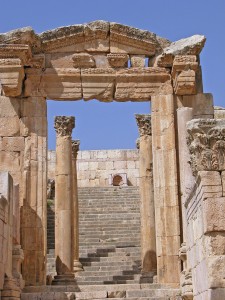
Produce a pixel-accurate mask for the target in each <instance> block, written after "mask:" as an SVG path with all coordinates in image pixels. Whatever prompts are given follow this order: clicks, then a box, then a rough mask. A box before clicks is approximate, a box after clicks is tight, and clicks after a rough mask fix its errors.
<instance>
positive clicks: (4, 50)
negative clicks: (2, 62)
mask: <svg viewBox="0 0 225 300" xmlns="http://www.w3.org/2000/svg"><path fill="white" fill-rule="evenodd" d="M0 58H19V59H20V60H21V64H22V65H26V66H30V62H31V59H32V52H31V48H30V46H29V45H17V44H0Z"/></svg>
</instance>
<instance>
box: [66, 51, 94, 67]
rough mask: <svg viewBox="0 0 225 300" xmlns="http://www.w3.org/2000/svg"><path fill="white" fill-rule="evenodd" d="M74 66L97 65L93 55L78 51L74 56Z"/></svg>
mask: <svg viewBox="0 0 225 300" xmlns="http://www.w3.org/2000/svg"><path fill="white" fill-rule="evenodd" d="M72 60H73V66H74V68H94V67H95V66H96V64H95V59H94V57H93V55H90V54H88V53H77V54H74V55H73V56H72Z"/></svg>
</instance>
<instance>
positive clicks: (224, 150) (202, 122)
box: [187, 119, 225, 175]
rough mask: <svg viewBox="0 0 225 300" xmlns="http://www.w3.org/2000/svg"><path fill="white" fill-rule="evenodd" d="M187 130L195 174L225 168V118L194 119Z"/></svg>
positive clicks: (191, 161)
mask: <svg viewBox="0 0 225 300" xmlns="http://www.w3.org/2000/svg"><path fill="white" fill-rule="evenodd" d="M187 131H188V137H187V144H188V146H189V151H190V163H191V167H192V171H193V174H194V175H197V172H198V171H222V170H225V120H215V119H208V120H206V119H198V120H192V121H190V122H188V125H187Z"/></svg>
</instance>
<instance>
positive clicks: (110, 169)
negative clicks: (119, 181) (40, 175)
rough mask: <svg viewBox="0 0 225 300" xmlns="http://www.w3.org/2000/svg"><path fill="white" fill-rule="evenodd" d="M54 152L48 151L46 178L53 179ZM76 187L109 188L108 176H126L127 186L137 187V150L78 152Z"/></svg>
mask: <svg viewBox="0 0 225 300" xmlns="http://www.w3.org/2000/svg"><path fill="white" fill-rule="evenodd" d="M55 159H56V156H55V151H48V178H50V179H52V178H54V177H55ZM77 171H78V174H77V175H78V187H85V186H109V184H110V177H111V176H110V175H111V174H113V175H114V174H118V173H125V174H127V180H128V182H127V183H128V185H132V186H138V185H139V155H138V150H92V151H79V152H78V157H77Z"/></svg>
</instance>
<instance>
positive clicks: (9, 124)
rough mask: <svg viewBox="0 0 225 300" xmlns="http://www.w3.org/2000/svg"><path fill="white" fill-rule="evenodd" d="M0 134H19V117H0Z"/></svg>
mask: <svg viewBox="0 0 225 300" xmlns="http://www.w3.org/2000/svg"><path fill="white" fill-rule="evenodd" d="M0 124H1V126H0V136H2V137H4V136H8V137H9V136H19V135H20V120H19V117H5V118H2V117H1V118H0Z"/></svg>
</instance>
